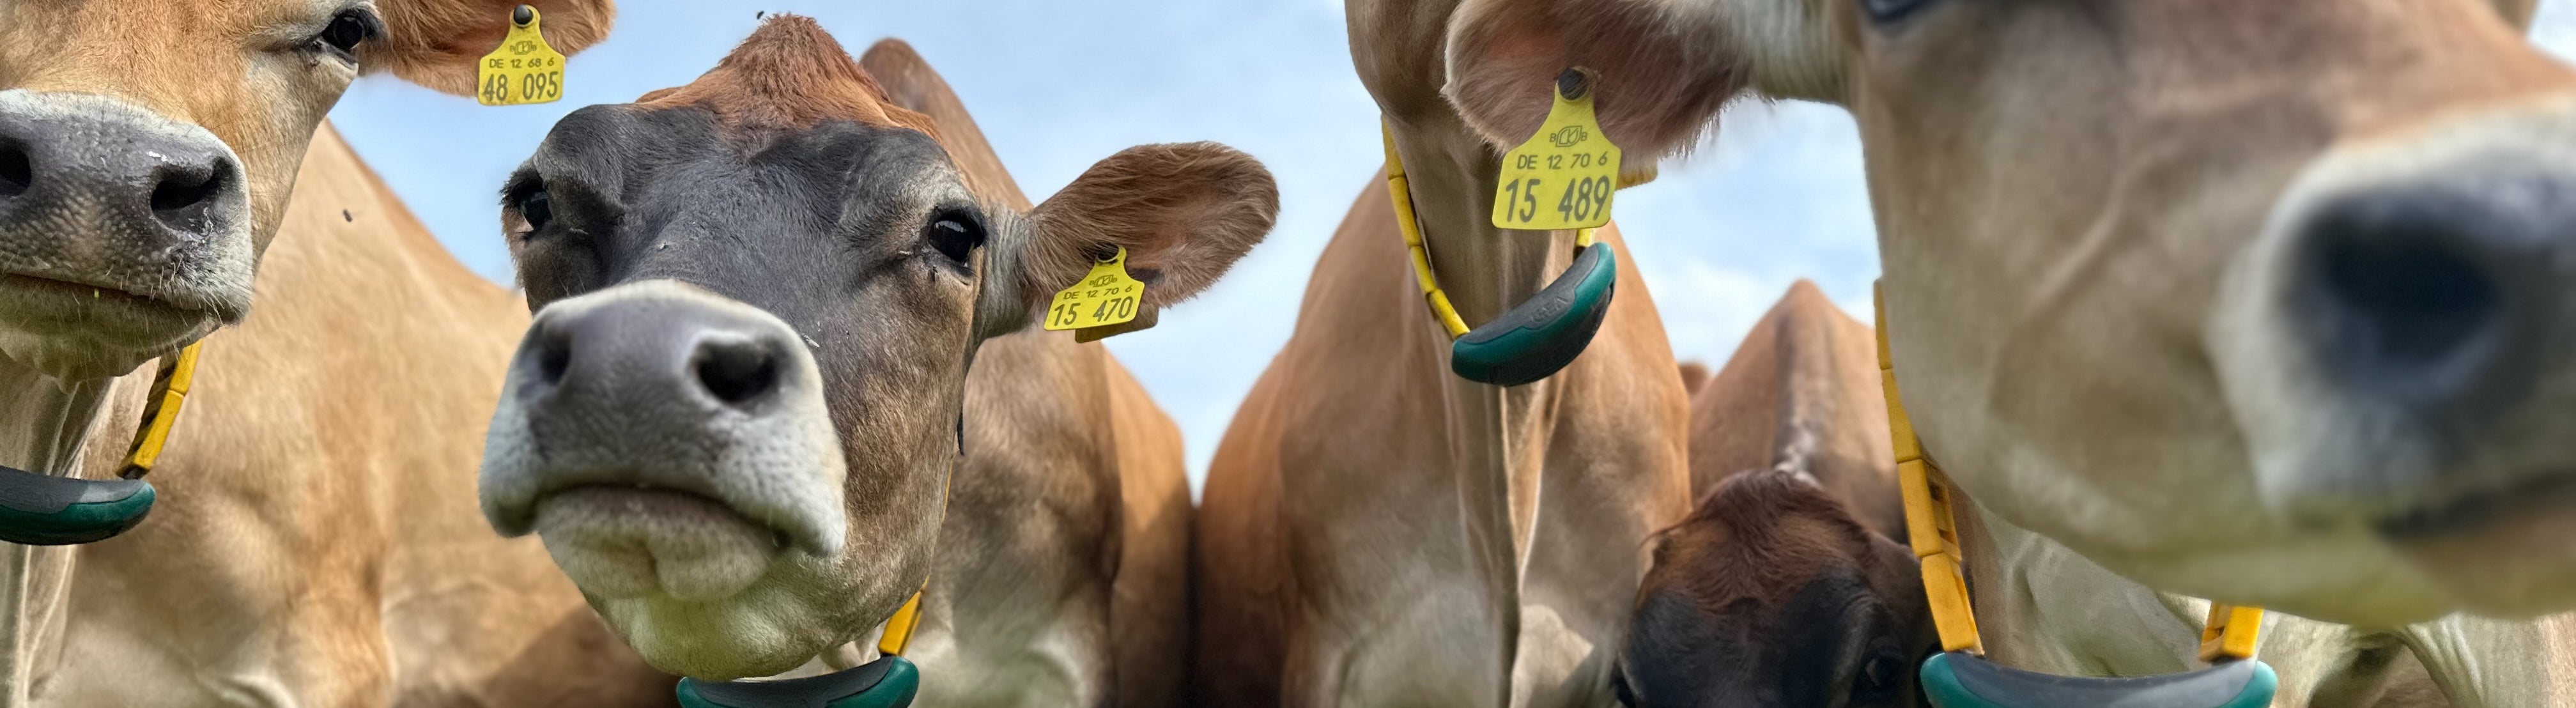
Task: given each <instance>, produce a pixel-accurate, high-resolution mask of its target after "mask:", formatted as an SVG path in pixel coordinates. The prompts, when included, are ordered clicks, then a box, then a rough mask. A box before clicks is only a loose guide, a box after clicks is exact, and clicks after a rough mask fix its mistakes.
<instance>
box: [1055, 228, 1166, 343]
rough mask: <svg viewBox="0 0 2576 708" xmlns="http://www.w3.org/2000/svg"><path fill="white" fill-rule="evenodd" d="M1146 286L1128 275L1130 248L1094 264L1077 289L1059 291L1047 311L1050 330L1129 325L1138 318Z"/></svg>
mask: <svg viewBox="0 0 2576 708" xmlns="http://www.w3.org/2000/svg"><path fill="white" fill-rule="evenodd" d="M1144 297H1145V284H1144V283H1141V282H1137V280H1136V279H1135V278H1131V277H1128V276H1127V249H1126V248H1125V247H1121V248H1119V249H1118V255H1115V256H1111V257H1109V260H1106V261H1101V262H1099V263H1095V264H1092V266H1091V273H1090V274H1087V275H1084V276H1082V280H1081V281H1080V282H1076V283H1074V284H1073V287H1070V288H1065V289H1063V290H1058V291H1056V293H1055V302H1054V304H1053V305H1051V306H1049V307H1048V308H1047V319H1046V328H1047V329H1051V330H1053V329H1087V328H1091V327H1106V326H1109V325H1114V324H1125V323H1127V321H1128V320H1133V319H1136V308H1137V306H1138V305H1140V304H1142V302H1143V300H1144Z"/></svg>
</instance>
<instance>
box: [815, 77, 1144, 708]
mask: <svg viewBox="0 0 2576 708" xmlns="http://www.w3.org/2000/svg"><path fill="white" fill-rule="evenodd" d="M859 66H860V67H861V68H863V69H865V70H866V71H867V74H868V76H869V77H871V78H873V79H875V80H876V81H877V83H878V84H879V85H880V86H882V87H883V88H884V89H885V91H886V94H887V97H888V99H889V100H890V101H891V102H892V103H893V104H894V105H896V106H900V107H902V108H906V109H910V110H913V111H916V112H919V113H921V114H922V115H925V116H928V117H929V118H930V122H931V125H932V126H933V127H934V128H935V131H934V132H935V134H936V135H937V136H939V140H940V145H941V146H942V147H944V148H946V149H947V150H948V154H949V157H950V159H951V160H953V161H955V162H956V164H957V168H958V170H959V171H961V172H963V173H964V174H965V175H967V177H968V179H969V183H970V184H971V185H975V186H976V188H977V191H978V193H979V194H980V195H982V198H983V199H985V200H988V201H993V202H998V203H1001V204H1004V205H1007V206H1009V207H1010V208H1011V209H1013V210H1016V211H1028V210H1029V209H1030V208H1032V206H1031V204H1030V203H1029V199H1028V197H1027V196H1024V195H1023V194H1021V192H1020V189H1019V186H1018V185H1017V184H1016V183H1014V182H1013V180H1012V179H1011V176H1010V173H1009V172H1007V171H1005V170H1003V169H1002V162H1001V159H1000V157H999V156H997V155H995V154H994V153H993V148H992V146H991V145H990V144H989V143H987V142H985V140H984V136H983V131H982V130H980V129H978V128H977V127H976V125H975V120H974V118H973V117H971V116H969V115H967V113H966V107H965V104H964V103H962V102H960V101H959V100H958V99H957V96H956V94H955V93H954V92H953V91H951V90H950V89H949V88H948V83H947V81H945V80H944V79H942V78H940V76H939V74H938V72H936V71H934V70H932V69H931V68H930V64H929V62H927V61H925V60H923V59H922V58H921V55H920V54H918V53H916V52H914V51H913V49H912V46H911V45H909V44H906V43H905V42H903V41H902V40H899V39H887V40H882V41H879V42H877V44H876V45H875V46H872V47H869V48H868V51H867V52H866V53H865V54H863V55H861V56H860V57H859ZM976 362H977V366H976V367H975V368H974V369H973V370H971V371H968V372H967V376H966V430H967V435H968V436H969V438H968V442H967V443H966V453H965V460H964V463H963V464H962V465H961V466H959V467H958V471H957V473H956V476H955V477H953V478H951V479H950V480H949V504H950V511H949V514H948V517H947V520H946V521H945V522H943V523H942V525H941V527H940V538H939V547H940V548H941V549H942V550H943V552H942V553H941V555H940V557H939V565H938V568H937V569H936V570H933V571H932V573H933V575H932V578H931V581H930V590H929V592H927V593H926V594H925V595H924V598H923V602H924V606H925V608H926V613H925V614H924V616H923V618H922V625H921V628H920V629H919V630H917V631H916V633H915V635H914V638H913V642H914V647H915V649H914V651H913V652H912V654H911V656H913V657H914V658H916V659H918V661H919V663H920V664H921V666H922V670H923V672H924V676H923V679H924V685H923V687H922V690H923V694H922V698H921V701H922V703H924V704H925V705H941V706H951V705H954V706H964V705H991V704H1001V705H1102V704H1106V703H1115V704H1117V705H1120V706H1138V707H1140V708H1159V707H1165V706H1174V705H1178V702H1179V701H1180V698H1181V690H1182V686H1183V683H1184V682H1185V680H1186V679H1187V676H1186V675H1184V674H1182V673H1181V672H1180V671H1178V670H1177V668H1176V667H1180V666H1184V665H1185V664H1186V662H1187V661H1188V653H1187V645H1186V643H1187V642H1188V641H1189V633H1188V630H1187V628H1188V626H1189V625H1188V622H1189V595H1188V592H1189V567H1188V565H1189V530H1190V529H1189V520H1190V487H1189V478H1188V473H1187V470H1186V469H1185V463H1184V461H1183V458H1182V454H1181V452H1182V451H1181V436H1180V435H1181V433H1180V428H1179V426H1177V425H1175V424H1173V422H1172V419H1171V417H1170V416H1167V415H1164V413H1163V411H1162V409H1161V408H1159V407H1157V406H1155V405H1154V401H1153V399H1152V398H1151V397H1150V396H1149V395H1147V394H1146V392H1145V388H1144V386H1143V385H1142V384H1140V383H1139V382H1137V381H1136V378H1135V376H1133V375H1131V374H1129V373H1128V372H1127V369H1126V367H1124V366H1121V365H1120V364H1119V363H1118V360H1117V359H1116V358H1115V357H1112V356H1110V354H1109V352H1108V351H1107V350H1106V349H1105V348H1103V347H1102V346H1101V345H1099V344H1083V343H1078V342H1075V341H1073V338H1072V337H1070V336H1068V335H1065V334H1063V333H1048V332H1042V331H1028V332H1017V333H1013V334H1008V335H1003V336H1001V337H997V338H995V339H994V340H993V341H991V342H987V343H986V344H985V348H984V349H983V350H982V351H981V352H980V353H979V354H977V356H976ZM1029 391H1052V392H1056V393H1057V394H1058V395H1057V396H1056V397H1055V399H1054V400H1043V399H1040V400H1032V398H1033V397H1030V396H1028V395H1027V392H1029ZM1112 493H1114V494H1115V497H1114V498H1112V497H1108V496H1105V495H1108V494H1112ZM1041 519H1044V520H1052V521H1053V523H1042V522H1036V520H1041ZM1077 561H1089V562H1077ZM1040 578H1046V579H1050V580H1051V581H1052V582H1045V583H1042V582H1038V579H1040ZM1104 627H1105V628H1106V631H1105V632H1104V631H1103V628H1104ZM1077 640H1078V641H1077ZM1055 642H1067V643H1072V644H1073V645H1072V646H1066V647H1062V648H1055V647H1051V646H1050V645H1051V644H1052V643H1055ZM1033 647H1048V649H1041V650H1033V649H1032V648H1033ZM1112 698H1114V700H1111V699H1112Z"/></svg>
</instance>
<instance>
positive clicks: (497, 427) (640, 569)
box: [481, 281, 849, 600]
mask: <svg viewBox="0 0 2576 708" xmlns="http://www.w3.org/2000/svg"><path fill="white" fill-rule="evenodd" d="M803 341H804V340H803V338H802V337H800V336H799V335H798V334H797V332H796V331H795V329H793V328H792V327H790V326H788V325H787V324H786V323H785V322H781V321H779V320H778V319H777V318H776V317H773V316H771V315H769V314H768V313H766V312H763V311H761V310H760V309H758V308H755V307H752V306H750V305H745V304H742V303H740V302H736V301H733V300H729V299H726V298H723V297H720V296H717V295H714V294H711V293H708V292H706V291H704V290H700V289H698V288H695V287H691V286H687V285H682V284H679V283H675V282H672V281H647V282H643V283H637V284H632V285H625V286H620V287H616V288H612V289H609V290H604V291H601V292H597V293H592V294H589V295H585V296H582V297H578V298H573V299H570V300H565V301H562V302H558V303H555V304H552V305H549V306H547V307H546V308H545V309H544V310H543V311H541V312H539V313H537V317H536V320H535V322H534V323H533V324H532V325H531V326H530V327H529V329H528V335H527V338H526V339H525V340H524V341H523V342H522V343H521V345H520V348H519V352H518V355H517V357H516V358H515V359H514V360H513V361H512V363H511V367H510V374H509V379H508V383H507V384H506V385H505V387H504V390H503V392H502V399H501V404H500V407H499V409H498V410H497V411H496V412H495V413H494V414H493V417H492V427H491V430H490V433H489V436H490V437H489V439H488V441H487V442H486V444H485V449H484V458H483V471H482V482H481V484H482V501H483V513H484V516H485V517H486V519H487V520H489V521H490V522H491V524H492V527H493V528H494V529H496V530H498V531H500V532H501V533H502V534H504V535H510V536H516V535H521V534H526V533H530V532H535V533H536V534H537V535H538V536H539V538H541V539H543V540H544V542H545V545H546V549H547V551H548V552H549V553H551V554H552V555H553V556H554V559H555V562H556V564H557V565H559V566H561V567H562V568H563V570H564V572H565V574H567V575H569V576H571V578H572V580H573V582H574V583H575V584H577V585H579V586H581V588H582V589H583V590H584V591H585V592H588V593H591V594H593V595H598V596H605V597H610V598H643V597H664V598H676V599H681V600H713V599H719V598H725V597H730V596H732V595H734V594H736V593H739V592H742V591H743V590H744V589H745V588H748V587H750V586H751V585H752V584H753V583H754V582H756V581H758V580H760V579H761V578H762V577H763V576H764V575H767V574H768V573H769V572H770V570H771V568H772V566H773V565H775V563H774V561H777V560H779V559H780V558H781V556H782V555H786V554H795V555H801V556H803V558H802V560H803V561H804V562H806V563H812V562H817V561H822V562H828V560H829V559H834V558H837V557H838V556H839V555H840V553H841V549H842V547H843V545H844V542H845V537H846V535H847V533H848V526H849V525H848V522H847V520H846V517H845V514H846V512H845V508H844V507H843V498H844V489H843V482H844V479H845V477H846V471H845V464H844V461H843V458H842V454H841V449H840V444H839V439H838V436H837V435H836V434H835V433H834V431H833V428H832V424H831V418H830V416H829V415H828V413H827V411H826V409H825V407H824V402H823V393H822V378H821V375H820V373H818V371H817V370H816V368H815V364H814V358H813V356H812V355H811V354H810V353H808V352H807V351H806V349H805V346H804V344H803V343H802V342H803Z"/></svg>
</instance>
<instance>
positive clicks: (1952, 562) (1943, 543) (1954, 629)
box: [1871, 285, 2263, 664]
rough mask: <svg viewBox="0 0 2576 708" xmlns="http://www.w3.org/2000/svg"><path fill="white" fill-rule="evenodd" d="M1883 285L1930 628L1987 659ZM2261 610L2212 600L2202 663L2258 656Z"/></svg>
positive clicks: (1912, 527)
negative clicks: (1911, 405)
mask: <svg viewBox="0 0 2576 708" xmlns="http://www.w3.org/2000/svg"><path fill="white" fill-rule="evenodd" d="M1886 295H1887V294H1886V290H1885V288H1883V287H1881V286H1878V285H1872V286H1871V300H1872V302H1873V304H1874V307H1875V308H1876V309H1877V323H1876V324H1877V329H1878V381H1879V386H1880V388H1881V389H1883V390H1884V391H1885V394H1886V396H1887V428H1888V432H1889V433H1890V435H1891V437H1893V438H1894V440H1893V442H1894V444H1895V447H1896V480H1897V484H1898V485H1899V486H1900V488H1901V490H1902V492H1903V494H1904V497H1905V531H1906V536H1907V537H1908V540H1909V541H1910V542H1911V543H1912V545H1913V547H1914V555H1915V557H1916V558H1919V559H1921V561H1922V563H1923V593H1924V595H1925V596H1926V598H1928V599H1929V600H1930V601H1931V609H1932V623H1933V625H1934V626H1936V627H1937V628H1938V629H1939V630H1940V632H1941V650H1942V651H1964V652H1967V653H1970V654H1980V655H1982V654H1984V653H1985V644H1984V642H1983V641H1982V640H1981V639H1980V638H1979V637H1978V635H1977V616H1976V612H1975V610H1974V609H1973V607H1972V606H1971V605H1970V604H1969V599H1968V582H1967V575H1966V573H1965V572H1963V570H1962V569H1961V567H1960V566H1961V563H1962V562H1963V558H1962V557H1961V556H1960V554H1959V530H1958V524H1957V519H1956V518H1955V517H1954V516H1953V515H1952V513H1951V504H1950V484H1949V478H1948V477H1947V476H1945V475H1943V474H1942V473H1941V468H1940V467H1938V466H1936V465H1934V464H1932V460H1931V458H1929V457H1926V456H1924V454H1923V441H1922V440H1921V439H1920V438H1917V437H1915V434H1914V423H1913V421H1912V419H1910V418H1909V417H1907V415H1906V413H1905V404H1904V402H1903V401H1902V400H1900V398H1899V397H1898V396H1897V391H1896V365H1895V361H1894V360H1893V359H1891V358H1889V356H1888V350H1887V297H1886ZM2262 626H2263V609H2262V608H2259V607H2242V606H2237V605H2229V604H2224V603H2216V602H2213V603H2210V605H2209V617H2208V619H2207V620H2205V621H2204V623H2203V624H2202V627H2201V635H2200V659H2201V660H2202V661H2206V662H2210V663H2213V664H2215V663H2222V662H2228V661H2237V660H2242V659H2249V658H2253V656H2254V644H2255V639H2256V634H2257V633H2258V632H2259V631H2260V630H2261V629H2262Z"/></svg>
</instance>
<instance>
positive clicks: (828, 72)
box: [635, 15, 937, 137]
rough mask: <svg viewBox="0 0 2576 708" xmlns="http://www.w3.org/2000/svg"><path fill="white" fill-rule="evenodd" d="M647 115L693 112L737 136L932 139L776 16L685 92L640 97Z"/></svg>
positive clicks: (833, 50) (871, 85)
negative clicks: (908, 135) (796, 132)
mask: <svg viewBox="0 0 2576 708" xmlns="http://www.w3.org/2000/svg"><path fill="white" fill-rule="evenodd" d="M635 105H636V106H637V107H639V108H644V109H647V110H654V109H668V108H678V107H693V108H700V109H704V110H707V111H709V112H711V113H713V114H714V116H715V118H716V122H717V124H718V125H720V126H725V127H728V128H733V129H742V130H758V129H801V128H810V127H813V126H815V125H818V124H821V123H823V122H825V121H831V120H846V121H851V122H855V123H859V124H861V125H870V126H880V127H900V128H909V129H912V130H917V131H920V132H921V133H922V134H924V135H931V136H934V137H935V136H936V135H937V132H936V131H935V130H934V129H933V128H932V126H931V121H930V119H929V118H927V117H925V116H923V115H921V114H919V113H915V112H913V111H910V110H907V109H904V108H902V107H900V106H897V105H895V104H894V103H893V102H892V100H891V99H889V98H888V97H887V95H886V91H885V88H884V87H883V86H881V85H879V84H878V83H877V81H876V79H875V77H872V76H869V75H868V73H867V71H866V70H865V69H862V68H860V66H859V63H858V62H857V61H856V60H853V59H851V58H850V54H849V52H848V51H846V50H844V49H842V48H841V44H840V42H839V41H837V40H834V39H833V38H832V35H831V34H830V33H828V32H825V31H823V28H822V26H821V25H818V24H816V23H815V22H814V20H813V19H812V18H808V17H803V16H799V15H778V16H776V17H773V18H771V19H770V20H769V21H768V22H766V23H763V24H762V25H761V26H760V29H758V30H756V31H754V32H752V35H751V37H750V38H747V39H744V40H743V42H742V44H741V45H740V46H737V47H735V48H734V50H733V52H732V53H731V54H728V55H726V56H725V58H724V60H723V61H720V62H717V64H716V68H714V69H713V70H710V71H708V72H707V73H706V74H704V75H701V76H699V77H698V78H697V80H695V81H691V82H689V84H688V85H685V86H679V87H674V88H667V89H662V90H659V91H654V92H652V93H648V94H645V95H644V96H643V98H641V99H639V100H637V101H636V103H635Z"/></svg>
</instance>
